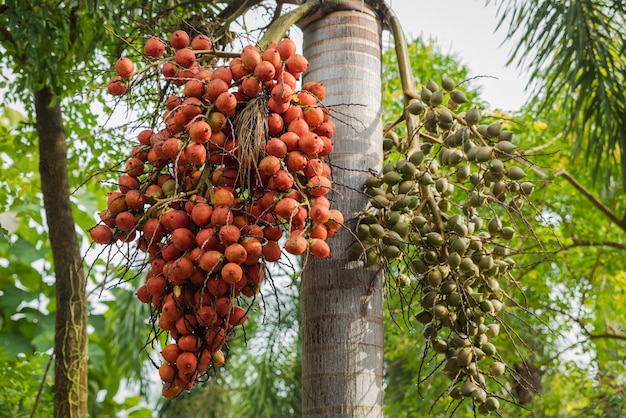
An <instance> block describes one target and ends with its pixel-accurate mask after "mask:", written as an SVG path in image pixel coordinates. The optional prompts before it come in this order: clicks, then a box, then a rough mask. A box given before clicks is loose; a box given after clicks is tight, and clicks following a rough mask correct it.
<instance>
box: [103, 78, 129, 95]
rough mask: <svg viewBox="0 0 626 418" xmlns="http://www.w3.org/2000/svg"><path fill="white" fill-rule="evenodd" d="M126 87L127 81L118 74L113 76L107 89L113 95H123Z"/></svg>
mask: <svg viewBox="0 0 626 418" xmlns="http://www.w3.org/2000/svg"><path fill="white" fill-rule="evenodd" d="M126 89H127V87H126V82H125V81H124V79H123V78H122V77H120V76H118V75H116V76H115V77H113V78H111V80H110V81H109V83H108V84H107V91H108V92H109V94H110V95H111V96H121V95H123V94H124V93H126Z"/></svg>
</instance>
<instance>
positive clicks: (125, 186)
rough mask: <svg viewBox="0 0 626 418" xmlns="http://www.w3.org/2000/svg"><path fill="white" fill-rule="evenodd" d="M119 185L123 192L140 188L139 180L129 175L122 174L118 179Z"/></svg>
mask: <svg viewBox="0 0 626 418" xmlns="http://www.w3.org/2000/svg"><path fill="white" fill-rule="evenodd" d="M117 186H118V187H119V189H120V192H122V193H128V191H129V190H133V189H139V180H137V178H135V177H131V176H128V175H121V176H120V178H119V179H118V180H117Z"/></svg>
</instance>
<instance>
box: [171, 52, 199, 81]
mask: <svg viewBox="0 0 626 418" xmlns="http://www.w3.org/2000/svg"><path fill="white" fill-rule="evenodd" d="M174 61H176V64H178V65H180V66H181V67H183V68H191V66H192V65H194V64H195V62H196V54H195V53H194V52H193V51H192V50H191V49H187V48H183V49H179V50H178V51H176V53H175V54H174ZM183 82H184V80H183Z"/></svg>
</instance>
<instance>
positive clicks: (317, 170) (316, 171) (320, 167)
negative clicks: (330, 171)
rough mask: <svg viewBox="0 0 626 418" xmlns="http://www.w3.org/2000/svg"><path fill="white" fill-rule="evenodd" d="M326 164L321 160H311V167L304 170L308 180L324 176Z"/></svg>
mask: <svg viewBox="0 0 626 418" xmlns="http://www.w3.org/2000/svg"><path fill="white" fill-rule="evenodd" d="M324 165H326V163H324V162H323V161H322V160H320V159H319V158H311V159H309V165H308V166H307V167H306V168H305V169H304V175H305V176H306V177H307V178H311V177H314V176H321V175H324Z"/></svg>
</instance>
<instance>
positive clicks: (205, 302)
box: [193, 275, 215, 325]
mask: <svg viewBox="0 0 626 418" xmlns="http://www.w3.org/2000/svg"><path fill="white" fill-rule="evenodd" d="M209 277H210V276H209V275H207V280H206V284H208V283H209V281H210V280H211V279H210V278H209ZM214 299H215V298H214V297H213V295H212V294H211V293H210V292H209V290H208V289H207V288H206V286H205V285H204V284H203V286H202V287H199V288H198V289H197V290H196V291H195V292H194V294H193V306H194V308H195V309H200V308H201V307H203V306H212V305H213V302H214V301H215V300H214ZM198 321H199V320H198ZM200 325H202V324H200Z"/></svg>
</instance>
